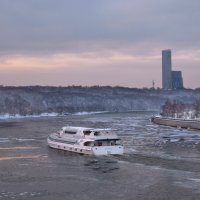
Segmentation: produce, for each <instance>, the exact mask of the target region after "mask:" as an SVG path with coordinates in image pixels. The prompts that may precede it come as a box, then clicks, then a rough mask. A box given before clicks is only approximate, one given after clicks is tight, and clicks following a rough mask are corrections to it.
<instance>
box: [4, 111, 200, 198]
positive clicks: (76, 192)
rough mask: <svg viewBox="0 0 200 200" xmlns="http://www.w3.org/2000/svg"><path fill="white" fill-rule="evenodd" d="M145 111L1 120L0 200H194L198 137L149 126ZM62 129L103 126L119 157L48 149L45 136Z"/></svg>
mask: <svg viewBox="0 0 200 200" xmlns="http://www.w3.org/2000/svg"><path fill="white" fill-rule="evenodd" d="M152 114H154V113H150V112H130V113H101V114H94V115H85V116H84V115H81V116H78V115H76V116H64V117H52V118H39V119H19V120H15V121H12V122H11V121H10V122H9V121H8V122H6V121H4V122H1V123H0V200H1V199H2V200H7V199H9V200H10V199H22V200H23V199H31V198H33V199H38V200H42V199H50V200H51V199H52V200H57V199H58V200H59V199H69V200H70V199H73V200H74V199H80V200H84V199H87V200H88V199H93V198H94V197H95V199H97V200H102V199H110V200H112V199H113V200H114V199H115V200H118V199H120V200H121V199H125V200H126V199H127V200H132V199H199V188H200V185H199V183H200V182H199V180H200V175H199V174H200V173H199V172H200V168H199V166H200V132H199V131H192V130H186V129H185V130H183V129H175V128H171V127H164V126H158V125H154V124H151V122H150V121H149V118H150V116H151V115H152ZM67 124H68V125H71V126H83V127H94V128H111V129H112V130H113V131H115V132H116V133H117V134H118V135H119V136H120V137H121V138H122V142H123V145H124V147H125V151H126V153H125V154H124V155H122V156H101V157H95V156H89V155H79V154H75V153H70V152H64V151H60V150H55V149H50V148H48V147H47V143H46V138H47V136H48V134H49V133H51V132H53V131H56V130H57V129H59V128H60V127H62V126H65V125H67ZM166 191H168V192H167V193H166Z"/></svg>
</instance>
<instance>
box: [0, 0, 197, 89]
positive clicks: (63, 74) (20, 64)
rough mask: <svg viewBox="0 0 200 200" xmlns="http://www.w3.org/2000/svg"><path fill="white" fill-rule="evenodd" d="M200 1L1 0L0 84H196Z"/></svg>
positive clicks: (137, 85)
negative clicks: (169, 73)
mask: <svg viewBox="0 0 200 200" xmlns="http://www.w3.org/2000/svg"><path fill="white" fill-rule="evenodd" d="M199 7H200V1H199V0H191V1H187V0H176V1H173V0H168V1H164V0H135V1H132V0H123V1H121V0H101V1H99V0H84V1H78V0H59V1H54V0H29V1H27V0H16V1H12V0H1V1H0V27H1V29H0V30H1V32H0V33H1V34H0V85H14V86H25V85H51V86H68V85H83V86H91V85H111V86H116V85H118V86H125V87H138V88H143V87H151V86H152V81H153V80H154V81H155V83H156V85H155V87H161V62H162V60H161V51H162V50H163V49H171V50H172V68H173V70H181V71H182V75H183V79H184V86H185V87H186V88H198V87H200V79H199V75H200V40H199V35H200V20H199V19H200V12H199Z"/></svg>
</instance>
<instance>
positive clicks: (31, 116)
mask: <svg viewBox="0 0 200 200" xmlns="http://www.w3.org/2000/svg"><path fill="white" fill-rule="evenodd" d="M106 112H107V111H99V112H77V113H55V112H52V113H41V114H34V115H20V114H13V115H12V114H8V113H6V114H3V115H0V120H7V119H24V118H40V117H59V116H60V117H62V116H67V115H94V114H100V113H106Z"/></svg>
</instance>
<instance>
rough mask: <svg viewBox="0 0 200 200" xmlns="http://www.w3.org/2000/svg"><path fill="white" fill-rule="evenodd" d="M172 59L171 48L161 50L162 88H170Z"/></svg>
mask: <svg viewBox="0 0 200 200" xmlns="http://www.w3.org/2000/svg"><path fill="white" fill-rule="evenodd" d="M171 71H172V61H171V50H170V49H167V50H163V51H162V88H163V89H164V90H169V89H172V73H171Z"/></svg>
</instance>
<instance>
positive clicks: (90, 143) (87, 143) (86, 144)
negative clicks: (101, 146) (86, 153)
mask: <svg viewBox="0 0 200 200" xmlns="http://www.w3.org/2000/svg"><path fill="white" fill-rule="evenodd" d="M84 146H93V143H92V142H85V143H84Z"/></svg>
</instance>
